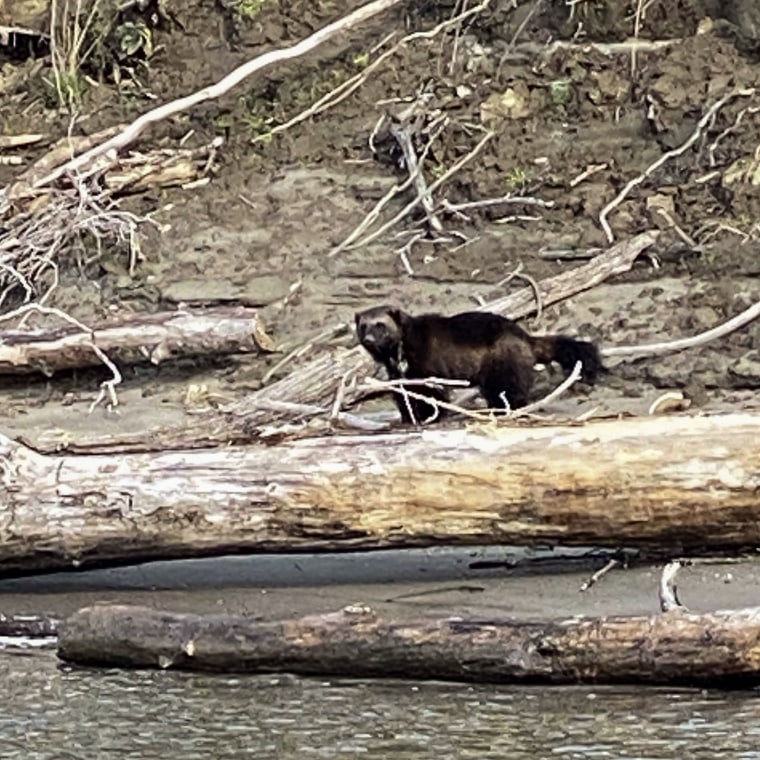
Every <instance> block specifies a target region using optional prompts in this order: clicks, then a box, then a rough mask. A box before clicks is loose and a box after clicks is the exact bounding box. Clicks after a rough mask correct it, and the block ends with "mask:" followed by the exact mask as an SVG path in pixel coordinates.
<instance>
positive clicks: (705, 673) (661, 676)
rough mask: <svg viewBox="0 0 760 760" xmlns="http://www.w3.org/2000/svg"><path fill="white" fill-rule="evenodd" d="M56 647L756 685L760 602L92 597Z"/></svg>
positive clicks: (135, 662) (165, 662)
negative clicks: (160, 606)
mask: <svg viewBox="0 0 760 760" xmlns="http://www.w3.org/2000/svg"><path fill="white" fill-rule="evenodd" d="M58 636H59V639H58V642H59V643H58V654H59V657H61V658H62V659H64V660H67V661H69V662H74V663H79V664H83V665H105V666H122V667H143V668H177V669H184V670H203V671H233V672H253V673H256V672H258V673H262V672H264V673H271V672H292V673H298V674H304V675H322V676H326V675H341V676H355V677H374V676H380V677H401V678H428V679H429V678H434V679H447V680H454V681H486V682H548V683H631V682H633V683H647V684H673V683H679V684H690V685H697V684H700V685H709V686H715V685H724V686H729V685H734V686H744V685H754V684H757V683H760V657H759V656H758V655H759V653H760V608H758V607H753V608H749V609H743V610H732V611H731V610H730V611H722V612H713V613H709V614H691V613H688V612H684V611H682V610H674V611H672V612H668V613H664V614H662V613H660V614H656V615H651V616H635V617H633V616H625V617H624V616H620V617H597V618H571V619H569V620H561V621H552V622H517V621H510V620H498V619H497V620H492V619H487V620H483V619H480V620H474V619H462V618H448V619H439V620H421V621H411V622H410V621H396V620H392V619H383V618H381V617H379V616H378V615H377V614H375V613H374V612H373V611H372V610H370V609H368V608H366V607H361V606H357V607H349V608H345V609H344V610H342V611H340V612H338V613H333V614H327V615H315V616H310V617H303V618H300V619H293V620H285V621H281V622H261V621H257V620H256V619H254V618H251V617H241V616H230V615H208V616H204V615H194V614H175V613H170V612H162V611H159V610H154V609H150V608H145V607H129V606H115V605H104V606H98V607H88V608H85V609H83V610H80V611H79V612H77V613H75V614H74V615H73V616H71V617H70V618H69V619H68V620H66V621H64V623H62V624H61V626H60V628H59V633H58Z"/></svg>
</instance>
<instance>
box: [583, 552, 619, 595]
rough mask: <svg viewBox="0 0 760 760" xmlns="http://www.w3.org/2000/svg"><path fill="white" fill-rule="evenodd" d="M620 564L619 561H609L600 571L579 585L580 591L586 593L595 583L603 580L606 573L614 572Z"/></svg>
mask: <svg viewBox="0 0 760 760" xmlns="http://www.w3.org/2000/svg"><path fill="white" fill-rule="evenodd" d="M619 564H620V560H619V559H611V560H610V561H609V562H608V563H607V564H606V565H605V566H604V567H603V568H601V570H597V571H596V572H595V573H594V574H593V575H592V576H591V577H590V578H589V579H588V580H587V581H585V582H584V583H583V584H581V588H580V590H581V591H588V590H589V589H590V588H591V587H592V586H593V585H594V584H595V583H596V582H597V581H599V580H601V579H602V578H604V576H605V575H607V573H609V572H610V571H611V570H614V569H615V568H616V567H617V566H618V565H619Z"/></svg>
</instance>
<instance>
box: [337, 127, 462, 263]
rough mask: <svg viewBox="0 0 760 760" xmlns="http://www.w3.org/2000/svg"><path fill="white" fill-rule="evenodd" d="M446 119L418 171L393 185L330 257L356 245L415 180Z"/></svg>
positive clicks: (424, 149) (423, 154)
mask: <svg viewBox="0 0 760 760" xmlns="http://www.w3.org/2000/svg"><path fill="white" fill-rule="evenodd" d="M446 123H447V122H446V121H443V122H441V124H440V125H439V126H438V127H437V128H436V129H435V130H434V131H433V132H432V134H431V135H430V137H429V139H428V141H427V144H426V145H425V147H424V148H423V149H422V153H421V154H420V160H419V162H418V164H417V167H416V171H415V172H411V173H410V174H409V176H408V177H407V178H406V179H405V180H404V181H403V182H402V183H400V184H397V185H393V187H392V188H391V189H390V190H388V192H387V193H386V194H385V195H384V196H383V197H382V198H381V199H380V200H379V201H378V202H377V203H376V204H375V205H374V206H373V208H372V210H371V211H370V212H369V213H368V214H367V215H366V216H365V217H364V219H362V221H361V222H360V223H359V224H358V226H357V227H355V228H354V229H353V230H352V231H351V232H350V233H349V234H348V236H347V237H346V238H345V239H344V240H343V242H341V243H338V245H336V246H335V247H334V248H333V249H332V250H331V251H330V252H329V253H328V254H327V257H328V258H332V257H334V256H337V255H338V254H339V253H340V252H341V251H344V250H346V248H349V247H355V246H354V245H353V243H354V241H355V240H356V239H357V238H358V237H359V236H360V235H363V234H364V231H365V230H366V229H367V228H368V227H370V226H371V225H372V224H373V223H374V222H375V220H376V219H377V218H378V216H380V212H381V211H382V210H383V209H384V208H385V207H386V205H388V203H390V201H391V200H392V199H393V198H395V197H396V195H398V194H399V193H402V192H403V191H404V190H406V189H407V188H408V187H409V186H410V185H411V184H412V183H413V182H414V179H415V176H416V172H417V171H419V170H420V169H421V167H422V162H423V161H424V160H425V158H426V157H427V154H428V153H429V152H430V149H431V148H432V147H433V143H434V142H435V139H436V138H437V137H438V135H439V134H441V132H442V131H443V130H444V129H445V127H446Z"/></svg>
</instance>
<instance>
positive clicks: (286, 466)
mask: <svg viewBox="0 0 760 760" xmlns="http://www.w3.org/2000/svg"><path fill="white" fill-rule="evenodd" d="M0 473H2V479H3V485H4V488H3V490H2V491H0V573H1V574H5V575H8V574H12V573H30V572H34V571H39V570H52V569H56V568H64V567H71V566H81V565H90V566H97V565H100V566H103V565H107V564H120V563H121V564H124V563H128V562H135V561H142V560H148V559H160V558H170V557H198V556H209V555H218V554H222V553H247V552H266V551H288V552H292V551H315V550H316V551H320V550H330V551H341V550H353V549H377V548H390V547H397V548H399V547H411V546H433V545H442V544H450V545H451V544H459V545H473V544H523V545H531V544H533V545H535V544H537V543H541V544H547V543H549V544H551V543H561V544H567V545H573V544H575V545H584V546H589V545H591V546H608V547H620V546H631V547H636V548H639V549H642V550H643V553H644V554H652V555H667V556H672V555H673V554H677V553H680V552H683V553H692V554H696V553H699V552H703V551H708V552H715V551H719V550H724V549H730V550H735V549H737V548H740V547H751V546H756V545H758V544H760V519H759V515H760V503H759V502H758V498H760V497H759V494H760V415H751V414H731V415H722V416H715V417H687V416H679V417H647V418H639V419H625V420H610V421H601V422H593V423H588V424H584V425H577V426H544V427H535V426H512V427H506V426H505V427H496V426H489V425H486V426H482V427H468V428H464V429H435V428H429V429H424V430H421V431H412V432H406V433H393V434H383V435H360V436H359V435H356V436H332V437H324V438H310V439H302V440H295V441H291V442H285V443H281V444H278V445H276V446H265V445H261V444H257V445H251V446H246V447H229V448H218V449H208V450H191V451H170V452H157V453H140V454H124V455H109V456H105V455H98V456H94V455H93V456H74V455H62V456H51V455H41V454H38V453H36V452H34V451H32V450H30V449H28V448H26V447H24V446H22V445H21V444H18V443H16V442H14V441H11V440H9V439H7V438H3V437H0Z"/></svg>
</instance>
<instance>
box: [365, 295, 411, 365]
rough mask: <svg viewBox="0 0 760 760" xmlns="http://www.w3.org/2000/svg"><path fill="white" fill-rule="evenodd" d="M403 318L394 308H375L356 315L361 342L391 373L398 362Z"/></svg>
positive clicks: (398, 310) (400, 312) (399, 311)
mask: <svg viewBox="0 0 760 760" xmlns="http://www.w3.org/2000/svg"><path fill="white" fill-rule="evenodd" d="M403 316H404V315H403V312H402V311H401V310H400V309H397V308H395V307H393V306H375V307H373V308H371V309H367V310H366V311H360V312H357V314H356V315H355V320H356V335H357V337H358V338H359V342H360V343H361V344H362V346H364V348H366V349H367V351H369V353H370V354H371V355H372V358H373V359H374V360H375V361H377V362H380V363H381V364H384V365H385V367H386V369H388V371H389V372H390V371H392V368H394V367H395V366H396V364H397V362H398V356H399V346H400V344H401V322H402V320H403Z"/></svg>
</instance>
